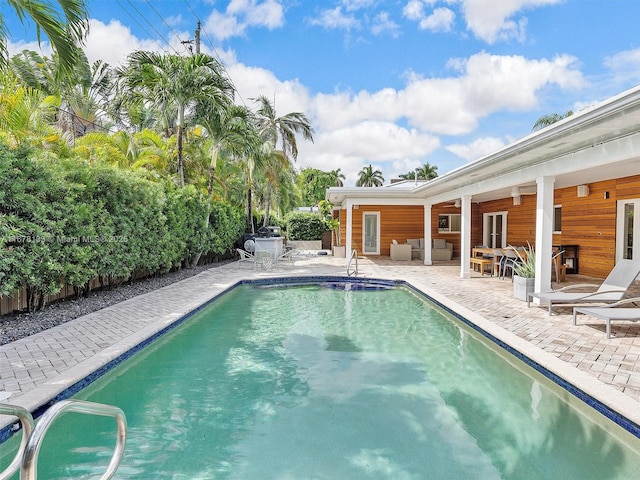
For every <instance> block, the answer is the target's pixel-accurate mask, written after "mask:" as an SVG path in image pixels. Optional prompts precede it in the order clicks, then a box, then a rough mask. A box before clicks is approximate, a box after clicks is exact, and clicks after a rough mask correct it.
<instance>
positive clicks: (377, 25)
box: [371, 12, 400, 37]
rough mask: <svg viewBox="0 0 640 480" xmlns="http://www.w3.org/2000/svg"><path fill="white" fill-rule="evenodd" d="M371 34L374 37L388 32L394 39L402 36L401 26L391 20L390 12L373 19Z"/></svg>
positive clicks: (381, 13)
mask: <svg viewBox="0 0 640 480" xmlns="http://www.w3.org/2000/svg"><path fill="white" fill-rule="evenodd" d="M371 32H372V33H373V34H374V35H380V34H382V33H385V32H388V33H390V34H391V35H392V36H393V37H397V36H398V35H400V26H399V25H398V24H397V23H396V22H394V21H393V20H391V18H390V17H389V13H388V12H380V13H379V14H378V15H376V16H375V18H374V19H373V25H372V27H371Z"/></svg>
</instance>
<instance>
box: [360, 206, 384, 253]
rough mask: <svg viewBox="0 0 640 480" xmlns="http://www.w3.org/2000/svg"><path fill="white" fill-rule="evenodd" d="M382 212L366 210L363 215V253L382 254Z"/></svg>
mask: <svg viewBox="0 0 640 480" xmlns="http://www.w3.org/2000/svg"><path fill="white" fill-rule="evenodd" d="M379 226H380V212H366V213H364V214H363V217H362V229H363V235H364V239H363V240H364V241H363V242H362V248H363V253H365V254H366V253H370V254H373V255H380V228H379Z"/></svg>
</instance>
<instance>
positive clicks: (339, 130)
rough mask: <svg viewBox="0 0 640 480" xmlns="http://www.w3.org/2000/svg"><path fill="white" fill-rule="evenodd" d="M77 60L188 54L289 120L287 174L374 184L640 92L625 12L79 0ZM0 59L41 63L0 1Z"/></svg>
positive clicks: (550, 6) (459, 4) (545, 1)
mask: <svg viewBox="0 0 640 480" xmlns="http://www.w3.org/2000/svg"><path fill="white" fill-rule="evenodd" d="M87 6H88V10H89V15H90V18H91V21H90V32H89V35H88V38H87V41H86V45H85V52H86V54H87V57H88V58H89V61H91V62H92V61H95V60H97V59H101V60H103V61H106V62H108V63H109V64H111V65H113V66H119V65H123V64H125V63H126V59H127V55H128V54H130V53H131V52H132V51H135V50H141V49H142V50H154V51H160V52H171V53H180V54H188V53H189V51H188V48H189V47H191V48H193V43H188V42H190V41H193V40H194V36H195V33H194V32H195V30H196V27H197V23H198V21H200V22H201V35H200V38H201V46H200V48H201V51H202V52H205V53H208V54H211V55H214V56H215V57H216V58H218V59H219V60H220V61H222V63H223V65H224V66H225V68H226V70H227V73H228V75H229V76H230V78H231V80H232V82H233V83H234V85H235V87H236V89H237V92H238V94H237V98H236V101H237V102H238V103H240V104H244V105H246V106H248V107H254V106H255V103H254V101H253V100H252V99H254V98H256V97H257V96H259V95H265V96H266V97H268V98H270V99H271V100H272V101H273V102H274V104H275V108H276V112H277V115H278V116H281V115H285V114H287V113H291V112H302V113H304V114H305V115H306V116H307V117H308V118H309V120H310V123H311V125H312V127H313V130H314V133H313V137H314V141H313V143H312V142H308V141H305V140H304V139H302V138H299V139H298V142H297V143H298V149H299V155H298V158H297V160H296V162H295V165H296V167H297V168H298V169H302V168H308V167H310V168H318V169H320V170H324V171H330V170H335V169H338V168H339V169H340V171H341V172H342V173H343V174H344V175H345V176H346V181H345V186H353V185H354V184H355V182H356V180H357V178H358V172H359V171H360V170H361V169H362V168H363V167H365V166H368V165H372V166H373V167H374V168H376V169H380V170H381V172H382V175H383V177H384V179H385V184H388V183H389V182H390V180H391V179H393V178H397V176H398V175H400V174H403V173H408V172H412V171H413V170H414V169H415V168H416V167H420V166H422V165H424V164H425V163H429V164H430V165H432V166H436V167H437V172H438V174H439V175H442V174H444V173H447V172H449V171H451V170H453V169H455V168H458V167H460V166H462V165H464V164H466V163H468V162H471V161H474V160H477V159H479V158H481V157H483V156H485V155H488V154H490V153H493V152H495V151H497V150H499V149H500V148H502V147H503V146H505V145H508V144H510V143H512V142H513V141H515V140H518V139H520V138H522V137H524V136H526V135H528V134H530V133H531V131H532V127H533V124H534V123H535V122H536V120H537V119H539V118H540V117H541V116H543V115H548V114H553V113H558V114H564V113H565V112H567V111H568V110H572V111H574V112H578V111H580V110H582V109H584V108H589V107H590V106H593V105H595V104H597V103H598V102H600V101H603V100H605V99H607V98H609V97H611V96H614V95H617V94H618V93H621V92H623V91H625V90H627V89H629V88H632V87H634V86H636V85H637V84H638V83H640V33H639V31H638V27H637V22H638V18H640V1H638V0H323V1H311V0H230V1H229V0H225V1H219V0H87ZM0 14H2V15H3V17H4V18H5V22H6V23H7V26H8V32H9V45H8V47H9V52H10V54H14V53H18V52H19V51H21V50H22V49H25V48H27V49H32V50H41V51H43V52H44V53H45V54H48V53H50V51H51V50H50V48H49V45H48V44H47V42H46V41H43V42H42V43H41V44H40V46H38V43H37V41H36V35H35V31H34V28H33V26H32V25H30V24H29V23H21V22H20V21H19V20H18V19H17V18H16V17H15V15H14V14H13V11H12V10H11V9H10V8H9V7H8V6H7V2H1V3H0Z"/></svg>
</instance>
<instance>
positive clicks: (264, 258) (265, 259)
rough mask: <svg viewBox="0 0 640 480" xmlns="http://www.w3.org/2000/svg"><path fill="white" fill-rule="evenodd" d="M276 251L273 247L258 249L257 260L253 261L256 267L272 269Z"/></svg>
mask: <svg viewBox="0 0 640 480" xmlns="http://www.w3.org/2000/svg"><path fill="white" fill-rule="evenodd" d="M275 257H276V252H275V250H273V249H270V248H268V249H265V250H256V260H255V262H254V263H253V266H254V268H262V269H263V270H271V269H272V268H273V265H274V263H275V261H276V258H275Z"/></svg>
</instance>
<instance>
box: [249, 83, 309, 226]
mask: <svg viewBox="0 0 640 480" xmlns="http://www.w3.org/2000/svg"><path fill="white" fill-rule="evenodd" d="M255 101H256V102H257V103H258V105H259V106H258V110H257V112H256V126H257V130H258V133H259V134H260V136H261V138H262V140H263V142H264V145H263V153H264V156H265V158H271V159H272V162H265V165H269V164H271V166H272V167H274V168H278V167H277V163H278V162H276V164H274V163H273V159H274V158H276V157H280V160H282V161H284V163H280V165H281V166H282V167H285V165H286V164H290V163H291V159H293V160H294V161H295V160H296V159H297V158H298V144H297V142H296V134H297V133H301V134H302V137H303V138H304V139H305V140H310V141H312V142H313V129H312V128H311V124H310V123H309V120H308V118H307V117H306V115H305V114H304V113H300V112H292V113H287V114H286V115H283V116H281V117H278V116H276V110H275V108H274V106H273V105H272V104H271V102H270V101H269V99H268V98H267V97H265V96H264V95H261V96H259V97H258V98H256V99H255ZM274 150H277V151H279V152H280V153H281V155H278V154H276V155H275V156H274V154H273V151H274ZM274 165H275V166H274ZM269 178H270V179H271V180H272V181H271V182H267V198H266V212H265V215H264V223H263V225H264V226H267V225H268V223H269V210H270V195H271V189H272V188H273V187H274V186H275V187H276V188H277V187H278V185H277V183H275V182H277V179H278V178H279V177H278V175H270V176H269Z"/></svg>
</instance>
